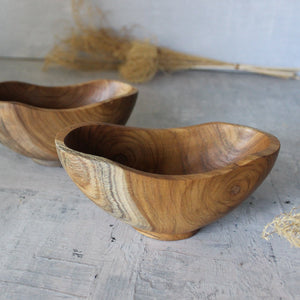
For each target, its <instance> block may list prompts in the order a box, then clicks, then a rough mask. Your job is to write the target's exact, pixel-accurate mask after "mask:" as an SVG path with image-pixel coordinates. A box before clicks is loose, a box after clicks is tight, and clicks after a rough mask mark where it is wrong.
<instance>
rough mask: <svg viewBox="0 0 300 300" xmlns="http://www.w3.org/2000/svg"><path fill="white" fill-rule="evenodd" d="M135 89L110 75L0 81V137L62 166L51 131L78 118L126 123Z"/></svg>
mask: <svg viewBox="0 0 300 300" xmlns="http://www.w3.org/2000/svg"><path fill="white" fill-rule="evenodd" d="M136 98H137V90H136V89H135V88H133V87H132V86H130V85H128V84H125V83H122V82H118V81H114V80H95V81H90V82H86V83H82V84H76V85H70V86H63V87H46V86H38V85H33V84H28V83H23V82H2V83H0V142H1V143H2V144H4V145H6V146H8V147H9V148H11V149H12V150H14V151H16V152H18V153H20V154H23V155H26V156H28V157H31V158H32V159H33V160H34V161H35V162H37V163H41V164H44V165H49V166H54V165H60V163H59V160H58V157H57V152H56V148H55V142H54V140H55V135H56V134H57V132H58V131H60V130H61V129H63V128H64V127H68V126H70V125H73V124H76V123H80V122H98V121H103V122H109V123H116V124H125V123H126V121H127V119H128V118H129V116H130V114H131V111H132V109H133V107H134V105H135V101H136Z"/></svg>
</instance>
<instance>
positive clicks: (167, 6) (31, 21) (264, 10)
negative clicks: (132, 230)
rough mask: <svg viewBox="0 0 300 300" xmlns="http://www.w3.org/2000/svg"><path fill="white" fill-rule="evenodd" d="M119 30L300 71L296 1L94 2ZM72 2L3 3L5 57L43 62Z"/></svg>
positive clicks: (0, 34)
mask: <svg viewBox="0 0 300 300" xmlns="http://www.w3.org/2000/svg"><path fill="white" fill-rule="evenodd" d="M92 2H94V3H97V4H98V5H99V6H100V7H101V8H102V10H103V11H104V12H106V13H107V16H108V19H109V20H110V22H111V24H112V26H113V27H115V28H117V29H118V28H121V27H122V26H124V25H127V26H131V25H136V24H137V25H138V26H137V28H136V29H135V31H134V33H135V34H136V35H137V36H139V37H152V38H154V39H155V40H156V41H157V43H158V44H159V45H164V46H168V47H171V48H173V49H176V50H181V51H185V52H188V53H191V54H198V55H202V56H208V57H212V58H216V59H222V60H226V61H230V62H238V63H246V64H258V65H266V66H285V67H300V26H299V12H300V1H297V0H264V1H261V0H222V1H217V0H163V1H149V0H114V1H111V0H101V1H100V0H92ZM71 20H72V17H71V1H70V0H64V1H61V0H51V1H49V0H22V1H16V0H0V41H1V43H0V56H8V57H43V56H44V55H45V54H46V53H47V52H48V51H49V50H50V49H51V47H52V46H53V44H54V41H55V36H64V34H66V33H67V32H68V28H69V27H70V25H71V24H72V22H71Z"/></svg>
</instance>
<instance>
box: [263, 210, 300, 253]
mask: <svg viewBox="0 0 300 300" xmlns="http://www.w3.org/2000/svg"><path fill="white" fill-rule="evenodd" d="M299 209H300V207H298V208H293V209H292V210H291V211H290V212H289V213H282V214H281V215H279V216H277V217H276V218H274V220H273V221H272V222H271V223H269V224H267V225H266V226H265V228H264V230H263V232H262V237H263V238H264V239H265V240H269V239H270V237H271V236H272V235H273V234H274V233H277V234H278V235H279V236H281V237H284V238H286V239H287V240H288V241H289V242H290V244H291V245H292V246H295V247H297V248H300V213H296V210H299Z"/></svg>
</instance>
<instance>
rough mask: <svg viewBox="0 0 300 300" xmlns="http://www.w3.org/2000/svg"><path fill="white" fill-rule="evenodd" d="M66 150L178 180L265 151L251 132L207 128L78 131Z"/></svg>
mask: <svg viewBox="0 0 300 300" xmlns="http://www.w3.org/2000/svg"><path fill="white" fill-rule="evenodd" d="M64 143H65V145H66V146H67V147H69V148H71V149H73V150H76V151H79V152H83V153H86V154H92V155H97V156H101V157H105V158H108V159H110V160H112V161H114V162H117V163H121V164H123V165H125V166H128V167H131V168H134V169H137V170H141V171H144V172H149V173H156V174H168V175H182V174H195V173H203V172H208V171H212V170H215V169H219V168H222V167H225V166H226V165H229V164H232V163H234V162H237V161H239V160H241V159H243V158H245V157H246V156H248V155H249V154H254V153H257V152H260V151H263V150H265V149H267V148H268V146H269V145H270V143H271V138H270V136H269V135H266V134H264V133H262V132H259V131H257V130H255V129H252V128H248V127H243V126H238V125H232V124H224V123H211V124H204V125H201V126H194V127H189V128H179V129H138V128H129V127H121V126H110V125H105V124H104V125H92V126H83V127H79V128H77V129H74V130H73V131H71V132H70V133H69V134H68V135H67V136H66V137H65V139H64Z"/></svg>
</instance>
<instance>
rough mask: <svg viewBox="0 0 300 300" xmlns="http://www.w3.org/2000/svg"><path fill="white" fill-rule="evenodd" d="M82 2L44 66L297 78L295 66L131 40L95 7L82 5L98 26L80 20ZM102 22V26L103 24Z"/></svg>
mask: <svg viewBox="0 0 300 300" xmlns="http://www.w3.org/2000/svg"><path fill="white" fill-rule="evenodd" d="M84 4H85V1H83V0H73V1H72V5H73V18H74V21H75V24H76V28H75V29H73V30H72V32H71V34H70V36H69V37H68V38H66V39H63V40H61V41H60V42H59V43H58V45H56V46H54V48H53V49H52V50H51V51H50V53H49V54H48V55H47V57H46V59H45V65H44V68H45V69H47V68H48V67H49V66H50V65H51V64H58V65H61V66H64V67H67V68H72V69H79V70H119V72H120V74H121V75H122V76H123V78H125V79H127V80H128V81H131V82H136V83H139V82H145V81H149V80H151V79H152V78H153V77H154V76H155V74H156V73H157V72H158V71H163V72H175V71H180V70H189V69H194V70H203V69H205V70H223V71H230V70H236V71H246V72H251V73H258V74H263V75H268V76H275V77H280V78H294V79H298V77H297V72H298V71H300V69H297V68H268V67H257V66H251V65H242V64H235V63H227V62H223V61H220V60H215V59H210V58H205V57H198V56H193V55H188V54H185V53H181V52H177V51H173V50H171V49H168V48H164V47H158V46H156V45H154V44H151V43H150V42H149V41H140V40H135V39H134V38H133V37H132V36H130V35H129V34H128V32H126V31H125V32H124V31H122V30H121V31H115V30H113V29H111V28H110V27H109V26H107V25H105V24H104V23H105V22H104V15H103V13H102V12H101V10H100V9H99V8H97V7H96V8H94V7H93V9H92V7H91V6H86V8H87V11H88V15H94V16H95V12H96V14H97V16H98V18H99V20H100V27H99V28H97V26H93V25H92V22H91V19H92V18H90V19H89V24H86V23H85V22H83V18H82V17H81V12H82V9H83V5H84ZM104 25H105V26H104Z"/></svg>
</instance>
